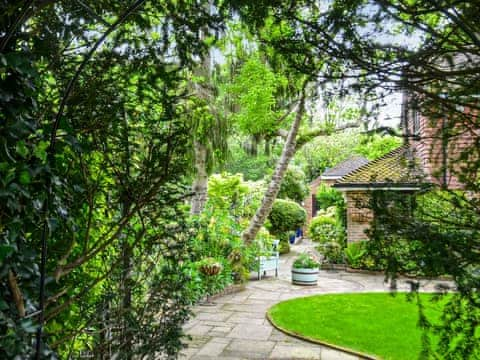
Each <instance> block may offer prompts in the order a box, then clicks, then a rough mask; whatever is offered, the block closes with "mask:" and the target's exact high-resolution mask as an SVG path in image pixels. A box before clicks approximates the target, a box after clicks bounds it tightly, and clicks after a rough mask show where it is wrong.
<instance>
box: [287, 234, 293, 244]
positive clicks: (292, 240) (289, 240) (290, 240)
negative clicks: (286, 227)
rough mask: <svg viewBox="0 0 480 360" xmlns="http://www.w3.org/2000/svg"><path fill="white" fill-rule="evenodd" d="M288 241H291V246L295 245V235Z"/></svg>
mask: <svg viewBox="0 0 480 360" xmlns="http://www.w3.org/2000/svg"><path fill="white" fill-rule="evenodd" d="M288 240H289V241H290V244H295V235H290V238H289V239H288Z"/></svg>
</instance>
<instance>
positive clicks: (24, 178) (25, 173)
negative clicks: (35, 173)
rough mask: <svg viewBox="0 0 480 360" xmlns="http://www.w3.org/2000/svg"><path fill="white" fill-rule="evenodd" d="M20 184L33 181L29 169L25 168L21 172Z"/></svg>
mask: <svg viewBox="0 0 480 360" xmlns="http://www.w3.org/2000/svg"><path fill="white" fill-rule="evenodd" d="M19 181H20V184H22V185H28V184H30V182H31V177H30V174H29V172H28V171H27V170H23V171H22V172H21V173H20V178H19Z"/></svg>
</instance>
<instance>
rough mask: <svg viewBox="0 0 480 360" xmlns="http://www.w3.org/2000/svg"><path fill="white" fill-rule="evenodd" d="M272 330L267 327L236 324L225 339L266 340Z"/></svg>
mask: <svg viewBox="0 0 480 360" xmlns="http://www.w3.org/2000/svg"><path fill="white" fill-rule="evenodd" d="M272 330H273V328H272V327H271V326H268V325H254V324H238V325H236V326H235V327H234V328H233V330H232V331H231V332H230V333H229V334H228V335H227V338H235V339H248V340H267V339H268V338H269V337H270V334H271V333H272Z"/></svg>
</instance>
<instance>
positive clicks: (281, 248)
mask: <svg viewBox="0 0 480 360" xmlns="http://www.w3.org/2000/svg"><path fill="white" fill-rule="evenodd" d="M289 252H290V243H289V242H288V240H280V243H279V244H278V253H279V254H280V255H284V254H288V253H289Z"/></svg>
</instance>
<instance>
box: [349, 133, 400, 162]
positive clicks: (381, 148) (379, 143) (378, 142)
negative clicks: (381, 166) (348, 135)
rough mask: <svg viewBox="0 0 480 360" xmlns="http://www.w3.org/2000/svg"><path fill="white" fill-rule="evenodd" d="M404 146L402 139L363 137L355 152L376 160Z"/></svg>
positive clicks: (375, 136)
mask: <svg viewBox="0 0 480 360" xmlns="http://www.w3.org/2000/svg"><path fill="white" fill-rule="evenodd" d="M401 145H402V139H401V138H399V137H395V136H380V135H373V136H362V137H360V142H359V143H358V145H357V146H356V147H355V149H354V152H355V153H356V154H360V155H363V156H365V157H366V158H367V159H368V160H375V159H378V158H379V157H382V156H383V155H385V154H387V153H389V152H390V151H392V150H394V149H396V148H398V147H399V146H401Z"/></svg>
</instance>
